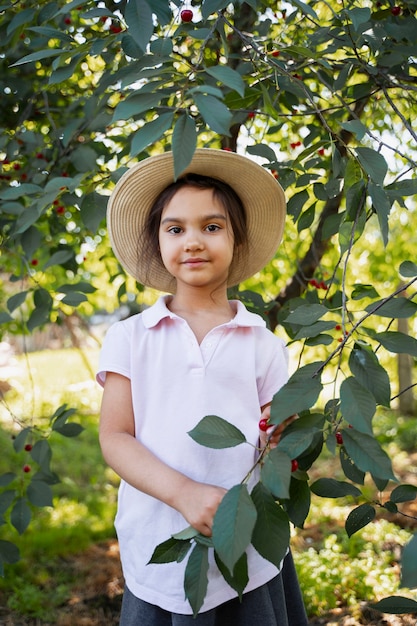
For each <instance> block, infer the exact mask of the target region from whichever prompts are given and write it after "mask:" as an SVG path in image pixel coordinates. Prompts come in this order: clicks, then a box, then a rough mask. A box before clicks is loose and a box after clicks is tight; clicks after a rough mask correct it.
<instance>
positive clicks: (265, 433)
mask: <svg viewBox="0 0 417 626" xmlns="http://www.w3.org/2000/svg"><path fill="white" fill-rule="evenodd" d="M270 417H271V405H270V404H268V405H267V406H265V407H264V408H263V410H262V414H261V419H260V423H262V426H263V427H264V424H266V423H267V422H269V419H270ZM296 419H298V415H297V414H296V413H295V414H294V415H290V417H287V419H286V420H284V421H283V422H282V424H279V426H274V425H271V426H268V427H267V429H266V430H263V429H261V428H260V429H259V441H260V447H261V448H264V447H265V446H266V444H267V442H268V439H269V447H270V448H271V450H272V449H273V448H276V447H277V445H278V443H279V441H280V439H281V435H282V433H283V432H284V430H285V429H286V428H287V426H289V425H290V424H292V422H293V421H294V420H296ZM262 420H264V421H262ZM265 420H266V421H265ZM271 433H272V434H271Z"/></svg>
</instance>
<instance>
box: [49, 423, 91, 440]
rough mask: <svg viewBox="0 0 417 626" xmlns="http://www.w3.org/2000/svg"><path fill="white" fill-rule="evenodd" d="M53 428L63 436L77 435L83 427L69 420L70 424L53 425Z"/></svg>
mask: <svg viewBox="0 0 417 626" xmlns="http://www.w3.org/2000/svg"><path fill="white" fill-rule="evenodd" d="M54 426H55V425H54ZM53 430H55V432H57V433H59V434H60V435H62V436H63V437H78V435H79V434H80V433H82V432H83V430H84V427H83V426H81V424H76V423H74V422H71V423H70V424H63V425H62V426H57V427H54V428H53Z"/></svg>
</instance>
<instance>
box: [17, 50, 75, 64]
mask: <svg viewBox="0 0 417 626" xmlns="http://www.w3.org/2000/svg"><path fill="white" fill-rule="evenodd" d="M65 52H67V51H66V50H63V49H57V48H54V49H51V48H47V49H46V50H38V51H37V52H31V54H27V55H26V56H24V57H22V58H21V59H19V60H18V61H16V62H15V63H12V64H11V65H10V66H9V67H17V66H18V65H24V64H25V63H32V61H42V60H43V59H50V58H51V57H58V56H60V55H61V54H64V53H65Z"/></svg>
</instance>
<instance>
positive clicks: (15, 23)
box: [7, 9, 35, 35]
mask: <svg viewBox="0 0 417 626" xmlns="http://www.w3.org/2000/svg"><path fill="white" fill-rule="evenodd" d="M34 16H35V9H19V11H18V12H17V13H15V15H14V16H13V17H12V19H11V20H10V22H9V24H8V26H7V35H11V34H12V33H14V31H15V30H16V29H18V28H20V27H21V26H24V25H25V24H29V23H30V22H32V20H33V18H34Z"/></svg>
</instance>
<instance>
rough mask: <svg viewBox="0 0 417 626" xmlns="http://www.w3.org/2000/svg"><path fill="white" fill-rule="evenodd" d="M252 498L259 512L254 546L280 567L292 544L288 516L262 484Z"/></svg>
mask: <svg viewBox="0 0 417 626" xmlns="http://www.w3.org/2000/svg"><path fill="white" fill-rule="evenodd" d="M251 497H252V500H253V502H254V504H255V507H256V512H257V518H256V524H255V528H254V530H253V534H252V544H253V546H254V547H255V549H256V550H257V551H258V552H259V554H260V555H261V556H263V557H264V559H267V560H268V561H270V562H271V563H274V565H276V566H277V567H280V564H281V561H282V559H283V558H284V556H285V555H286V553H287V549H288V546H289V543H290V525H289V520H288V515H287V513H285V511H284V510H283V509H282V507H281V506H280V505H279V504H278V503H277V502H276V501H275V498H274V497H273V496H272V495H271V493H270V492H269V491H268V490H267V489H266V488H265V487H264V485H262V483H258V484H257V485H255V487H254V488H253V490H252V493H251Z"/></svg>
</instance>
